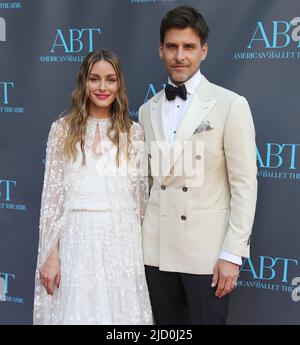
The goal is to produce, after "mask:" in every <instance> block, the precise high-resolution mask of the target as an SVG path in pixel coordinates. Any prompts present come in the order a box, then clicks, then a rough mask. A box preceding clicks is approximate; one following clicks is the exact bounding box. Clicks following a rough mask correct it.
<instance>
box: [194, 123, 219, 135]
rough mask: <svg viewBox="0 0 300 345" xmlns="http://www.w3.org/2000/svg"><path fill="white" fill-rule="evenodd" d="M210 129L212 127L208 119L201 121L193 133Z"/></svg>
mask: <svg viewBox="0 0 300 345" xmlns="http://www.w3.org/2000/svg"><path fill="white" fill-rule="evenodd" d="M211 129H214V127H212V126H211V124H210V122H209V121H202V122H201V123H200V125H199V126H198V127H197V128H196V129H195V131H194V133H193V134H197V133H201V132H203V131H209V130H211Z"/></svg>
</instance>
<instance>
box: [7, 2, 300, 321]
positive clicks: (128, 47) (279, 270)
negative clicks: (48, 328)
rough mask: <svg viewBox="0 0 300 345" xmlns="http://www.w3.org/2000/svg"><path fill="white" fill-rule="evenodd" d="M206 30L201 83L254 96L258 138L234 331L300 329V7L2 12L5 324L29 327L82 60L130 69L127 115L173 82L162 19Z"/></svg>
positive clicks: (46, 5)
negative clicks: (44, 202)
mask: <svg viewBox="0 0 300 345" xmlns="http://www.w3.org/2000/svg"><path fill="white" fill-rule="evenodd" d="M184 4H185V5H192V6H195V7H196V8H198V9H199V10H200V12H201V13H202V14H203V15H204V17H205V18H206V20H207V22H208V25H209V28H210V37H209V40H208V44H209V54H208V58H207V59H206V61H205V62H204V63H203V64H202V65H201V72H202V73H203V74H204V75H205V76H206V77H207V78H208V79H209V80H210V81H211V82H213V83H216V84H219V85H221V86H224V87H226V88H228V89H231V90H233V91H235V92H237V93H239V94H241V95H243V96H245V97H246V98H247V99H248V101H249V103H250V106H251V109H252V113H253V117H254V122H255V126H256V132H257V164H258V181H259V192H258V203H257V212H256V218H255V223H254V229H253V235H252V240H251V259H244V261H243V265H242V267H241V273H240V277H239V285H238V287H237V289H236V290H235V291H234V292H233V294H232V298H231V304H230V315H229V319H228V323H229V324H300V312H299V311H300V301H299V300H300V296H299V293H298V291H297V287H298V286H299V285H300V278H299V277H300V225H299V217H300V212H299V204H298V202H299V199H300V171H299V170H300V157H299V152H300V134H299V133H300V116H299V108H300V97H299V62H300V18H299V17H300V3H299V0H288V1H286V0H266V1H261V0H244V1H240V0H213V1H212V0H194V1H192V0H190V1H189V0H186V1H176V0H24V1H17V2H13V1H1V0H0V293H1V301H0V324H31V323H32V309H33V290H34V271H35V265H36V256H37V245H38V222H39V211H40V198H41V191H42V182H43V174H44V159H45V149H46V141H47V136H48V132H49V128H50V124H51V123H52V122H53V121H54V120H55V119H57V117H58V116H59V114H60V113H61V112H62V111H63V110H65V109H66V108H67V107H68V106H69V104H70V94H71V92H72V90H73V89H74V87H75V82H76V78H77V73H78V71H79V66H80V63H81V62H82V60H83V58H84V56H85V55H86V54H87V53H88V52H90V51H91V50H94V49H97V48H104V49H110V50H113V51H115V52H116V53H117V54H118V55H119V56H120V59H121V63H122V66H123V70H124V74H125V77H126V86H127V91H128V95H129V100H130V113H131V116H132V117H133V118H134V119H136V118H137V114H138V109H139V107H140V106H141V104H143V103H144V102H146V101H147V100H148V99H150V98H151V97H152V96H153V95H155V94H156V93H157V92H158V91H159V90H160V89H161V88H162V87H163V85H164V83H165V82H166V80H167V75H166V72H165V70H164V67H163V64H162V62H161V60H160V59H159V56H158V47H159V26H160V21H161V18H162V17H163V16H164V14H165V13H166V12H167V11H168V10H170V9H171V8H173V7H176V6H178V5H184Z"/></svg>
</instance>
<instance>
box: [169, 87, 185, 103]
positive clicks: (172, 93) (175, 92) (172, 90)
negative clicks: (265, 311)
mask: <svg viewBox="0 0 300 345" xmlns="http://www.w3.org/2000/svg"><path fill="white" fill-rule="evenodd" d="M165 93H166V97H167V100H168V101H172V100H173V99H175V97H176V96H179V97H180V98H182V99H183V100H184V101H185V100H186V95H187V91H186V87H185V85H184V84H182V85H180V86H179V87H175V86H173V85H170V84H167V86H166V87H165Z"/></svg>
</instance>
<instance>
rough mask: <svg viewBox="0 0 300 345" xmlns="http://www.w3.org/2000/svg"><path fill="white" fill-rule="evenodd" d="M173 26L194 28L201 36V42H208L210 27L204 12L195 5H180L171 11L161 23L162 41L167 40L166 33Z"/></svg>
mask: <svg viewBox="0 0 300 345" xmlns="http://www.w3.org/2000/svg"><path fill="white" fill-rule="evenodd" d="M171 28H176V29H186V28H191V29H193V30H194V31H195V32H196V33H197V34H198V36H199V37H200V41H201V44H204V43H206V41H207V37H208V33H209V29H208V26H207V23H206V21H205V19H204V18H203V16H202V14H201V13H200V12H198V11H197V10H196V9H195V8H194V7H190V6H179V7H176V8H174V9H173V10H171V11H169V12H168V13H167V14H166V15H165V16H164V18H163V19H162V21H161V24H160V43H161V44H163V43H164V40H165V33H166V31H167V30H169V29H171Z"/></svg>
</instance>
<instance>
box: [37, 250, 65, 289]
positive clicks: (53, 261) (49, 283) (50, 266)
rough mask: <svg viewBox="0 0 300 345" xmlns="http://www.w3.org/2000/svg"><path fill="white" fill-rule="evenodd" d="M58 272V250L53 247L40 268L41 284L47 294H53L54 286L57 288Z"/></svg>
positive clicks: (58, 282) (58, 281)
mask: <svg viewBox="0 0 300 345" xmlns="http://www.w3.org/2000/svg"><path fill="white" fill-rule="evenodd" d="M60 274H61V273H60V258H59V254H58V250H57V249H54V250H53V251H52V253H51V254H50V255H49V257H48V259H47V261H46V262H45V263H44V264H43V266H42V267H41V269H40V280H41V284H42V285H43V286H44V287H45V289H46V291H47V293H48V295H53V294H54V290H55V286H56V287H57V288H59V284H60Z"/></svg>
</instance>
